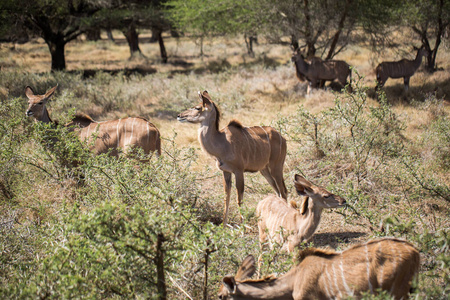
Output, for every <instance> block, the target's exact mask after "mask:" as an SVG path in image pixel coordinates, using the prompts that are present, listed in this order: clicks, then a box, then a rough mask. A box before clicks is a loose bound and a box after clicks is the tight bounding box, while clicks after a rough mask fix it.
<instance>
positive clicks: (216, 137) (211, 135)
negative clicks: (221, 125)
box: [198, 112, 228, 157]
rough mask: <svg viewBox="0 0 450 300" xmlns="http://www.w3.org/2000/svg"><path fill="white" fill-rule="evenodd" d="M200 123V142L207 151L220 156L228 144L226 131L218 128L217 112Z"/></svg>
mask: <svg viewBox="0 0 450 300" xmlns="http://www.w3.org/2000/svg"><path fill="white" fill-rule="evenodd" d="M211 113H212V115H211V116H210V117H209V118H206V119H205V120H203V121H202V122H201V123H200V129H199V130H198V137H199V140H200V143H201V145H202V147H203V149H205V151H206V152H207V153H209V154H210V155H213V156H216V157H218V156H219V155H220V154H221V153H222V152H223V151H224V150H225V149H226V148H225V147H224V145H226V144H228V142H227V140H226V136H225V133H224V132H223V131H219V129H218V128H216V125H215V123H216V120H215V117H213V116H215V112H211Z"/></svg>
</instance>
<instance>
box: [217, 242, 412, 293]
mask: <svg viewBox="0 0 450 300" xmlns="http://www.w3.org/2000/svg"><path fill="white" fill-rule="evenodd" d="M419 265H420V256H419V252H418V251H417V249H416V248H414V247H413V246H412V245H411V244H409V243H408V242H406V241H403V240H399V239H391V238H384V239H379V240H372V241H369V242H367V243H365V244H358V245H356V246H353V247H351V248H349V249H347V250H345V251H343V252H335V251H332V250H321V249H314V248H309V249H306V250H303V251H302V252H300V255H299V262H298V263H297V264H296V265H295V266H294V267H292V268H291V270H289V272H287V273H286V274H284V275H282V276H280V277H278V278H277V277H274V276H269V277H266V278H264V279H258V280H251V279H249V278H250V277H251V276H252V275H253V273H254V272H255V259H254V258H253V256H247V258H245V260H244V262H243V263H242V265H241V267H240V268H239V270H238V272H237V273H236V276H234V277H233V276H226V277H224V278H223V279H222V286H221V287H220V289H219V299H221V300H238V299H278V300H281V299H286V300H288V299H293V300H300V299H319V300H320V299H347V297H352V299H360V298H362V294H363V293H370V294H375V295H376V294H378V293H379V291H380V290H382V291H387V292H388V293H389V294H390V295H391V296H392V297H394V299H407V298H408V294H409V291H410V288H411V283H412V281H413V278H414V277H415V276H416V275H417V273H418V271H419Z"/></svg>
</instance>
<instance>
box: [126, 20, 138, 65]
mask: <svg viewBox="0 0 450 300" xmlns="http://www.w3.org/2000/svg"><path fill="white" fill-rule="evenodd" d="M123 34H124V35H125V38H126V39H127V42H128V46H129V47H130V59H132V58H133V57H135V55H136V54H141V53H142V52H141V49H140V48H139V35H138V33H137V31H136V26H135V25H134V23H131V24H130V25H129V26H128V28H127V30H126V31H123Z"/></svg>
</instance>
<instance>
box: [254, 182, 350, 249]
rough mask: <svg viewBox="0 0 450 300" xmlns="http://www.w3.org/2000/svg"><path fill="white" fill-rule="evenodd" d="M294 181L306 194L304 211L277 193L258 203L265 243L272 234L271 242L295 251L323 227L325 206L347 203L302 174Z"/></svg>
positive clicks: (258, 213) (259, 222)
mask: <svg viewBox="0 0 450 300" xmlns="http://www.w3.org/2000/svg"><path fill="white" fill-rule="evenodd" d="M294 184H295V189H296V190H297V193H298V194H299V195H301V196H306V197H304V199H303V202H302V204H301V207H300V211H298V210H297V209H296V207H292V205H290V204H288V203H287V202H286V201H284V200H283V199H280V198H279V197H276V196H269V197H267V198H265V199H264V200H262V201H260V202H259V203H258V206H257V208H256V214H257V216H258V228H259V240H260V242H261V245H262V244H263V243H265V242H266V241H267V235H269V241H270V242H272V241H276V242H277V243H279V244H283V246H282V248H283V250H286V251H288V252H291V251H292V250H294V247H296V246H298V245H300V244H301V243H302V242H303V241H306V242H307V241H308V240H309V239H310V238H311V237H312V235H313V234H314V232H315V231H316V229H317V227H318V226H319V223H320V216H321V214H322V210H323V209H324V208H333V207H338V206H342V205H344V204H345V199H343V198H342V197H340V196H337V195H334V194H332V193H330V192H328V191H327V190H325V189H324V188H322V187H319V186H316V185H314V184H312V183H311V182H309V181H308V180H306V179H305V178H303V177H302V176H300V175H295V180H294ZM285 238H286V239H285Z"/></svg>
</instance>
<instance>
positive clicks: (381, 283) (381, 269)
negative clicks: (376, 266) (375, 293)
mask: <svg viewBox="0 0 450 300" xmlns="http://www.w3.org/2000/svg"><path fill="white" fill-rule="evenodd" d="M379 245H380V249H379V250H380V252H381V253H383V251H382V250H381V246H382V245H383V243H380V244H379ZM383 273H384V263H383V264H382V265H381V266H380V276H379V278H378V282H379V284H380V287H381V288H382V287H383V276H384V274H383Z"/></svg>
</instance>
